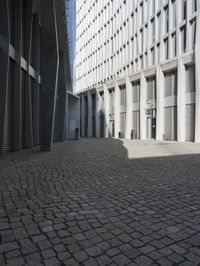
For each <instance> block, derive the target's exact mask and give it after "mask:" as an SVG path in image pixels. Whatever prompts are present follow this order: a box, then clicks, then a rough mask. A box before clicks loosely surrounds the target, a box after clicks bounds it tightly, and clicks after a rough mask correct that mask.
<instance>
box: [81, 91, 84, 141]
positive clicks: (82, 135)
mask: <svg viewBox="0 0 200 266" xmlns="http://www.w3.org/2000/svg"><path fill="white" fill-rule="evenodd" d="M81 137H85V98H84V94H82V95H81Z"/></svg>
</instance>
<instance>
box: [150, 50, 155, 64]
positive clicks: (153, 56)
mask: <svg viewBox="0 0 200 266" xmlns="http://www.w3.org/2000/svg"><path fill="white" fill-rule="evenodd" d="M154 64H155V49H154V47H153V48H152V49H151V65H154Z"/></svg>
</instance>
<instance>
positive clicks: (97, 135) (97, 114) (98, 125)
mask: <svg viewBox="0 0 200 266" xmlns="http://www.w3.org/2000/svg"><path fill="white" fill-rule="evenodd" d="M100 109H101V97H100V95H99V93H98V91H97V92H96V137H97V138H100V111H101V110H100Z"/></svg>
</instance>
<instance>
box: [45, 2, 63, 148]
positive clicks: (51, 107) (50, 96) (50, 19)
mask: <svg viewBox="0 0 200 266" xmlns="http://www.w3.org/2000/svg"><path fill="white" fill-rule="evenodd" d="M54 1H55V0H49V1H42V2H41V8H42V10H41V12H42V14H41V20H42V30H41V46H42V47H41V79H42V84H41V98H40V99H41V103H40V114H41V115H40V118H41V121H40V129H41V150H42V151H50V150H51V149H52V142H53V129H54V116H55V100H56V94H57V83H58V66H59V52H58V38H57V27H56V13H55V2H54Z"/></svg>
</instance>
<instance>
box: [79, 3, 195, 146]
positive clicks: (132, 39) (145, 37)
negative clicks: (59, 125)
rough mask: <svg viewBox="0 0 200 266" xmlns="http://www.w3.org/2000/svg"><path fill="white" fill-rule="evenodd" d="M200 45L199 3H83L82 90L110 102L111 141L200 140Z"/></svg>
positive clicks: (107, 118)
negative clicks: (115, 139) (112, 108)
mask: <svg viewBox="0 0 200 266" xmlns="http://www.w3.org/2000/svg"><path fill="white" fill-rule="evenodd" d="M88 10H90V12H88ZM94 29H95V30H94ZM199 43H200V1H199V0H192V1H188V0H186V1H185V0H175V1H170V0H167V1H150V0H148V1H144V0H141V1H97V2H96V1H85V5H84V6H82V5H81V1H77V90H78V91H79V94H80V95H81V97H84V98H85V99H86V98H87V97H90V94H94V93H95V94H96V95H97V97H96V99H98V101H100V99H99V98H101V97H103V98H104V101H103V102H104V104H103V110H102V112H103V113H104V117H105V123H104V137H109V136H113V135H114V137H116V138H119V137H120V138H127V139H138V138H140V139H143V140H145V139H156V140H171V141H174V140H175V141H190V142H193V141H195V142H199V141H200V127H199V125H200V123H199V119H200V118H199V116H200V111H199V106H200V94H199V92H200V86H199V84H200V83H199V78H200V66H199V58H200V47H199ZM111 91H112V93H111ZM111 97H114V112H113V114H112V115H113V117H114V119H113V118H112V116H111V114H110V116H109V110H110V108H111V107H110V102H112V101H111V100H110V98H111ZM85 103H87V104H88V103H89V101H87V100H85ZM84 108H85V109H89V108H90V107H89V106H88V107H87V106H85V107H84ZM84 108H83V107H82V111H83V109H84ZM96 113H97V121H96V136H97V137H99V135H100V133H99V132H100V131H101V130H102V129H101V126H100V124H101V119H100V116H99V115H98V111H97V112H96ZM81 117H82V121H83V113H81ZM85 117H86V118H85V119H86V120H87V116H85ZM82 124H83V122H82ZM91 127H92V125H89V128H88V130H90V128H91ZM113 128H114V134H113ZM85 133H87V132H83V131H82V136H83V137H86V136H88V137H90V135H88V134H85Z"/></svg>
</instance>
